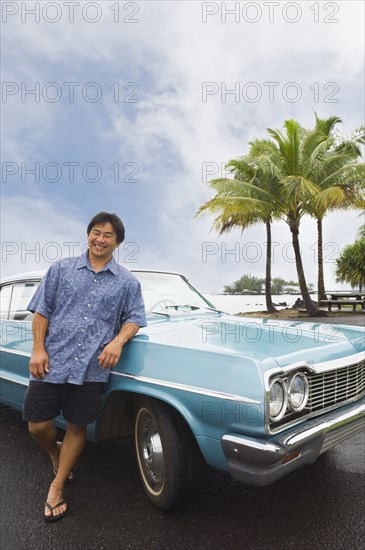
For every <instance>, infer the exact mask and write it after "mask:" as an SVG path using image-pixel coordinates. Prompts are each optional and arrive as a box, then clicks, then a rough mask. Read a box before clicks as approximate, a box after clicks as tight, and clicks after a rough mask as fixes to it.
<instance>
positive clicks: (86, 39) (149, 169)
mask: <svg viewBox="0 0 365 550" xmlns="http://www.w3.org/2000/svg"><path fill="white" fill-rule="evenodd" d="M138 4H139V6H140V9H139V13H138V14H137V15H136V17H138V19H139V23H137V24H126V23H124V24H123V23H119V24H117V23H114V22H113V20H112V16H113V11H112V10H110V7H111V6H112V5H114V3H109V2H105V3H103V17H102V19H101V20H100V22H98V23H95V24H90V23H87V22H84V21H82V20H80V18H78V17H77V12H76V18H75V23H73V24H70V23H68V22H67V21H65V19H64V18H63V19H62V20H61V21H60V22H59V23H56V24H53V25H52V24H49V23H46V22H44V21H42V22H40V23H38V24H35V23H34V24H32V23H31V22H30V21H31V19H29V22H28V23H21V22H20V21H19V19H18V20H16V19H15V18H13V19H10V18H9V24H8V25H5V26H4V31H5V34H4V36H5V38H4V39H3V40H5V44H6V51H7V57H8V59H9V67H10V65H11V68H8V69H7V71H8V72H7V73H6V79H7V80H8V81H15V82H21V81H25V82H29V83H30V82H33V81H39V82H40V83H44V82H49V81H52V80H54V81H59V82H60V83H62V82H64V81H65V80H79V81H80V82H88V81H98V82H100V84H101V85H102V86H103V90H105V89H108V85H110V84H111V83H112V82H114V79H115V78H117V79H118V80H119V81H120V82H125V81H131V80H133V81H135V82H137V83H138V84H139V98H140V101H139V103H138V104H131V105H128V104H118V103H114V102H113V101H112V100H111V97H108V100H107V101H105V103H103V104H102V105H95V108H94V109H92V108H91V107H92V106H91V107H90V110H89V112H88V111H87V110H86V109H85V105H81V106H80V110H79V113H80V117H87V116H88V113H90V118H91V119H92V121H93V122H94V121H95V123H94V125H93V124H91V125H90V126H91V132H92V133H91V134H90V135H86V136H85V141H86V143H87V141H88V140H89V142H90V144H91V143H93V144H94V143H96V144H97V147H98V149H99V150H100V155H101V156H102V157H103V158H107V157H108V152H109V150H115V151H117V152H118V157H120V158H127V159H130V160H131V161H134V160H135V161H138V163H139V164H140V166H141V170H140V172H141V174H143V178H142V177H141V179H143V181H141V183H140V188H139V190H138V193H137V191H136V192H135V195H133V193H132V191H129V195H128V193H125V194H124V195H123V199H124V201H125V200H128V198H130V197H139V199H140V205H139V208H138V217H137V218H138V219H137V220H136V222H135V223H136V225H137V224H138V230H137V229H136V228H134V230H135V231H139V235H138V234H137V237H138V239H139V241H140V242H141V244H143V242H144V232H145V231H146V227H145V226H144V224H143V220H142V221H140V220H141V218H142V219H143V216H144V212H145V214H146V213H147V212H148V215H149V217H151V218H152V219H153V220H154V223H153V225H154V227H148V229H147V230H148V231H149V232H150V233H151V232H154V231H155V232H156V235H158V240H156V242H155V243H154V248H152V249H151V248H150V247H148V248H144V249H143V250H142V248H143V247H142V246H141V263H143V264H144V267H151V268H164V269H171V270H178V271H183V272H186V273H188V274H189V275H190V276H191V278H192V279H194V281H197V283H198V286H200V287H201V288H203V290H219V289H220V288H221V287H222V286H223V285H224V284H228V283H229V282H231V281H232V280H234V279H235V278H238V277H239V276H240V275H242V273H244V272H251V273H255V274H261V275H263V273H264V258H263V257H262V258H261V259H260V261H258V262H247V261H242V260H243V258H242V257H241V260H240V261H239V262H235V261H234V257H233V255H231V256H227V261H226V262H223V261H222V258H221V256H220V252H221V249H222V243H223V242H226V243H227V248H228V249H232V248H233V247H234V246H236V245H235V243H236V242H242V243H246V244H247V243H250V242H256V243H258V247H259V248H260V249H262V251H264V245H263V243H264V242H265V232H264V228H261V227H259V226H257V227H255V228H252V229H250V230H249V231H247V232H246V233H244V234H243V236H242V237H241V236H240V233H239V232H236V233H232V234H229V235H228V236H224V237H221V238H220V239H217V237H216V235H214V234H213V233H209V228H210V225H211V220H210V218H209V217H207V218H204V219H199V220H193V219H192V218H193V216H194V214H195V212H196V210H197V208H198V207H199V205H200V204H201V203H202V202H203V201H205V200H207V199H208V197H209V196H211V194H210V192H209V191H208V190H207V188H206V187H205V186H204V184H203V181H202V179H203V178H202V168H203V164H204V163H207V162H215V163H216V164H217V166H220V165H221V163H223V162H225V161H226V160H228V159H230V158H233V157H236V156H239V155H241V154H243V153H244V152H245V151H246V150H247V143H248V141H249V140H250V139H252V138H254V137H259V136H264V135H265V129H266V127H267V126H273V127H280V126H281V125H282V123H283V120H284V119H285V118H289V117H295V118H297V119H298V120H300V121H301V122H302V123H303V124H304V125H308V126H310V125H312V124H313V111H314V110H316V111H317V112H318V113H319V114H320V115H321V116H327V115H329V114H333V113H335V114H338V115H339V116H342V118H343V119H344V121H345V124H344V131H345V132H346V131H350V130H351V129H353V128H354V127H355V126H356V125H358V124H359V123H360V122H361V119H362V118H363V116H362V115H363V108H362V102H361V99H362V93H361V90H360V89H357V88H361V85H362V75H363V63H362V61H363V58H362V52H363V29H362V22H363V11H364V6H363V4H362V3H360V2H337V3H333V4H334V5H338V6H339V7H340V10H339V13H338V14H336V15H333V18H338V19H339V22H338V23H327V24H326V23H323V19H324V17H325V16H327V17H330V16H331V11H330V10H329V9H327V11H324V7H323V6H322V5H321V3H314V4H315V5H317V4H318V5H319V7H318V9H320V10H321V11H320V12H319V14H318V15H319V18H320V21H322V22H319V23H314V16H315V13H314V11H313V10H312V11H311V10H310V9H309V5H312V4H311V3H308V2H306V3H301V4H300V5H301V9H302V17H301V19H300V21H298V23H296V24H290V23H288V22H286V21H285V20H284V18H283V16H282V15H281V14H282V9H281V7H279V8H278V12H277V15H276V17H275V21H274V22H273V23H270V22H269V20H268V12H267V11H266V12H265V11H263V14H264V15H263V17H262V18H261V20H260V22H258V23H257V24H253V23H252V24H250V23H247V22H245V21H244V20H243V18H242V17H241V20H240V22H239V23H234V21H233V18H232V17H231V18H230V17H228V19H227V23H225V24H224V23H222V22H221V14H218V16H217V17H211V18H208V21H207V23H203V22H202V16H201V14H202V4H201V3H199V2H171V3H168V2H139V3H138ZM215 4H216V5H218V3H215ZM232 4H234V3H232ZM241 4H243V3H241ZM314 4H313V5H314ZM122 15H123V16H126V15H127V14H126V13H123V14H122ZM251 16H252V15H251ZM204 82H213V83H215V89H216V90H217V93H216V94H215V95H212V96H208V97H207V101H206V102H203V101H202V89H203V83H204ZM224 82H225V83H226V84H222V83H224ZM249 82H252V83H254V84H253V85H252V86H251V88H247V86H246V85H247V83H249ZM269 82H271V83H273V82H275V83H279V84H278V85H276V84H275V86H274V84H271V85H270V84H268V83H269ZM292 82H294V83H296V85H297V89H300V92H301V98H300V100H299V101H298V102H296V103H295V102H291V101H290V100H289V99H290V97H292V95H290V94H293V93H294V92H295V86H291V87H290V86H289V83H292ZM315 82H317V83H318V86H317V88H315V87H313V85H314V83H315ZM331 82H334V83H335V84H336V85H337V86H338V89H337V90H336V88H335V87H332V88H331V86H328V83H331ZM236 83H238V87H239V97H238V101H237V102H236V101H235V97H234V96H233V95H232V94H228V95H227V96H226V101H225V102H222V96H221V93H222V89H223V87H224V85H226V87H227V89H228V90H229V89H232V87H233V86H235V85H236ZM264 83H266V85H265V84H264ZM245 86H246V87H245ZM255 86H256V88H255ZM270 86H271V91H272V92H273V93H275V100H274V101H273V102H270V101H269V91H270ZM310 86H312V89H311V88H310ZM326 86H327V87H326ZM255 89H256V90H257V91H258V92H260V93H261V94H262V97H261V99H260V101H257V102H252V101H250V98H252V95H250V94H253V93H254V92H255ZM331 92H333V98H334V99H336V100H337V99H338V102H337V103H326V100H328V97H329V94H330V93H331ZM245 94H246V95H245ZM315 94H317V95H318V97H317V96H316V95H315ZM283 95H284V97H283ZM13 99H14V98H9V101H8V103H7V104H5V106H4V107H5V111H6V113H7V131H8V142H7V143H8V146H7V152H8V155H9V156H8V158H9V159H10V160H15V161H18V162H20V161H21V160H23V159H27V158H31V159H41V158H45V156H44V155H47V154H50V153H49V147H50V145H49V144H50V143H52V136H54V135H57V133H58V132H59V131H61V132H63V133H65V135H67V130H69V129H70V128H71V130H69V131H72V128H73V127H72V123H73V122H74V121H73V120H71V117H72V116H74V111H69V110H68V108H67V105H66V106H62V104H58V105H54V104H50V103H45V102H44V101H41V102H40V103H39V104H32V102H31V101H27V103H21V102H19V101H13ZM105 99H106V98H105ZM315 99H317V100H318V101H315ZM103 101H104V98H103ZM82 109H84V110H82ZM62 113H63V116H62ZM97 117H98V122H99V121H100V122H101V123H100V124H99V123H98V124H97V123H96V118H97ZM100 128H101V129H100ZM81 145H83V144H80V147H81ZM51 150H52V149H51ZM45 151H47V152H45ZM55 153H57V155H60V154H62V151H59V150H57V151H55ZM74 153H75V158H78V157H77V155H81V153H80V151H79V150H77V149H76V150H75V152H74ZM47 160H52V159H47V158H46V159H45V162H47ZM216 175H219V174H216ZM143 185H145V188H144V187H143ZM151 188H152V189H153V193H151V192H150V189H151ZM144 189H146V191H145V195H146V196H148V198H149V200H148V201H147V200H146V201H144V200H143V193H144ZM101 190H102V192H103V194H104V195H108V197H109V200H110V201H112V200H114V198H117V197H118V195H117V193H116V192H113V190H112V189H111V186H108V185H107V184H106V183H105V182H103V184H102V189H100V186H99V187H98V188H95V190H94V189H93V188H92V189H88V190H87V191H86V193H87V195H86V196H87V201H83V200H82V199H81V198H79V199H78V202H77V201H76V199H75V198H74V197H72V196H71V194H70V193H69V192H68V191H67V190H66V188H65V191H64V200H63V201H61V202H62V204H63V205H64V207H65V210H67V215H66V216H64V215H60V214H59V213H58V212H59V211H60V210H59V206H60V205H59V204H57V203H58V202H59V197H58V196H57V198H56V196H55V195H54V196H52V193H51V192H50V191H49V190H48V191H47V194H45V192H44V191H42V188H39V190H38V191H37V194H36V195H30V193H29V194H27V195H25V193H27V190H26V189H24V186H20V187H16V186H13V188H12V190H11V198H8V199H7V202H6V203H4V204H6V208H5V206H3V210H4V212H5V213H6V214H7V220H8V226H7V227H8V231H9V232H8V233H6V235H7V236H6V238H8V235H10V237H9V238H10V239H11V238H12V235H14V232H15V234H16V240H17V242H22V239H24V238H26V241H27V242H38V241H39V240H40V237H39V236H40V235H42V239H43V241H44V242H48V241H51V240H52V241H56V242H58V241H59V242H67V240H69V241H70V242H71V241H75V240H78V239H79V240H81V238H83V235H84V228H83V225H82V223H81V222H79V221H78V220H79V219H80V214H82V216H83V217H84V218H85V210H87V212H88V214H87V216H89V214H90V215H92V214H93V213H94V211H95V210H96V209H97V208H98V207H99V203H100V198H99V197H100V191H101ZM5 191H6V193H5V194H6V195H7V190H5ZM147 191H148V192H147ZM32 193H34V191H32ZM24 196H27V199H26V202H25V200H24ZM125 196H126V197H127V199H125V198H124V197H125ZM118 200H119V201H120V202H116V203H115V204H116V208H117V206H118V205H119V204H123V208H124V209H128V205H127V206H125V203H123V201H122V199H121V198H119V199H118ZM71 204H73V205H74V206H73V207H72V208H71V209H70V208H69V206H70V205H71ZM113 205H114V202H113ZM50 212H51V213H52V215H50V214H49V213H50ZM30 218H31V225H30ZM15 220H16V223H14V221H15ZM65 221H66V222H67V223H66V225H65V223H64V222H65ZM130 223H132V224H133V221H131V222H130ZM354 225H358V224H357V218H356V215H354V214H353V213H342V214H331V215H330V216H329V217H328V219H327V220H326V222H325V240H326V241H327V242H334V243H336V244H338V246H339V248H341V247H342V246H343V245H344V244H346V242H345V241H346V237H347V235H349V234H351V235H352V234H353V233H354V231H353V229H352V228H353V226H354ZM344 228H346V232H347V235H346V232H345V231H344ZM25 235H26V237H24V236H25ZM43 235H44V236H45V237H43ZM76 235H77V236H76ZM81 235H82V237H81ZM44 239H45V240H44ZM273 239H274V240H277V241H278V242H280V247H278V249H277V250H278V251H279V248H280V249H281V250H283V249H284V247H285V245H286V244H287V243H289V242H290V234H289V231H288V228H287V227H286V226H284V225H283V226H280V225H274V228H273ZM350 240H351V239H350ZM213 241H214V242H217V243H218V246H219V247H220V248H219V252H217V254H215V255H214V256H213V255H212V256H210V257H209V259H208V260H207V262H202V260H201V255H202V246H203V244H202V243H204V242H213ZM315 241H316V232H315V222H314V221H312V220H305V221H304V222H303V227H302V231H301V242H302V246H303V253H304V263H305V268H306V272H307V273H308V274H307V278H308V281H312V282H315V279H316V275H315V271H316V265H315V261H314V250H312V249H311V247H312V246H313V244H314V242H315ZM241 256H242V254H241ZM30 257H31V256H30V255H29V256H28V259H29V260H30ZM8 259H9V261H8V263H7V264H6V265H5V268H6V269H8V268H9V266H10V256H9V258H8ZM14 267H16V269H18V268H21V267H22V266H21V265H19V262H18V263H16V264H14ZM127 267H128V266H127ZM131 267H133V266H131ZM27 269H28V267H27ZM273 271H274V273H273V274H274V276H275V275H277V276H283V277H285V278H295V266H294V264H293V263H292V262H290V261H287V260H285V259H282V258H280V257H279V258H278V262H275V264H274V269H273ZM326 271H327V274H326V275H327V279H328V281H329V283H328V284H329V286H333V285H334V277H333V273H332V264H331V265H330V262H328V265H326Z"/></svg>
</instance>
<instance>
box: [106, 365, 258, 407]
mask: <svg viewBox="0 0 365 550" xmlns="http://www.w3.org/2000/svg"><path fill="white" fill-rule="evenodd" d="M111 374H112V375H114V376H122V377H123V378H128V379H131V380H136V381H137V382H144V383H146V384H153V385H156V386H163V387H165V388H173V389H174V390H181V391H186V392H190V393H197V394H201V395H207V396H208V397H216V398H217V399H229V400H230V401H239V402H241V403H250V404H254V405H261V401H256V400H255V399H250V398H249V397H242V396H241V395H235V394H232V393H225V392H221V391H216V390H207V389H205V388H199V387H198V386H188V385H187V384H179V383H178V382H168V381H167V380H161V379H159V378H149V377H147V376H139V375H137V374H127V373H121V372H115V371H111Z"/></svg>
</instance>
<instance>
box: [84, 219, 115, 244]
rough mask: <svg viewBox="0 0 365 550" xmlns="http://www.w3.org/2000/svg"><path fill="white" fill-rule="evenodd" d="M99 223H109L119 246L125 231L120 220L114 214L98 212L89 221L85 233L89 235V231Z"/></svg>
mask: <svg viewBox="0 0 365 550" xmlns="http://www.w3.org/2000/svg"><path fill="white" fill-rule="evenodd" d="M99 223H110V224H111V225H112V226H113V228H114V231H115V232H116V234H117V243H118V244H120V243H122V242H123V241H124V237H125V229H124V225H123V222H122V220H121V219H120V218H119V216H117V215H116V214H109V212H99V214H95V216H94V217H93V218H92V219H91V220H90V222H89V225H88V226H87V230H86V233H87V234H88V235H90V231H91V230H92V228H93V227H94V225H97V224H99Z"/></svg>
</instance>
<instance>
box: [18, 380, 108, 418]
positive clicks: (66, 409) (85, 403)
mask: <svg viewBox="0 0 365 550" xmlns="http://www.w3.org/2000/svg"><path fill="white" fill-rule="evenodd" d="M103 386H104V383H103V382H84V383H83V384H82V385H81V386H80V385H78V384H50V383H49V382H42V381H39V382H36V381H35V380H31V381H30V382H29V387H28V389H27V391H26V394H25V398H24V406H23V420H25V421H27V422H45V421H46V420H53V419H54V418H56V417H57V416H58V415H59V414H60V413H62V415H63V417H64V419H65V420H67V422H71V423H72V424H77V425H79V426H84V425H86V424H90V422H93V421H94V420H96V418H97V416H98V414H99V412H100V406H101V397H102V394H103Z"/></svg>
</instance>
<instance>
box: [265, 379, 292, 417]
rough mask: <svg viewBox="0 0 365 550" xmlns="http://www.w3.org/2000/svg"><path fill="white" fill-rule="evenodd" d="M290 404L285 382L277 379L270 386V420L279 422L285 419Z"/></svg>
mask: <svg viewBox="0 0 365 550" xmlns="http://www.w3.org/2000/svg"><path fill="white" fill-rule="evenodd" d="M287 403H288V392H287V389H286V385H285V382H283V380H280V378H275V379H274V380H273V381H272V382H271V384H270V405H269V406H270V418H271V420H273V421H274V422H277V421H278V420H280V419H281V418H283V416H284V414H285V411H286V406H287Z"/></svg>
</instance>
